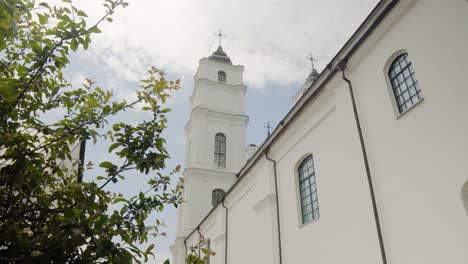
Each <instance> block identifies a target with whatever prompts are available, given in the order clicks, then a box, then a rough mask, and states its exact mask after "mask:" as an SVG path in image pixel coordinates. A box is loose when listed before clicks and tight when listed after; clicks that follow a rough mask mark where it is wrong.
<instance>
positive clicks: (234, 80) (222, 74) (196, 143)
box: [171, 43, 249, 264]
mask: <svg viewBox="0 0 468 264" xmlns="http://www.w3.org/2000/svg"><path fill="white" fill-rule="evenodd" d="M220 44H221V43H220ZM243 73H244V66H242V65H233V64H232V61H231V59H230V58H229V57H228V56H227V54H226V53H225V52H224V51H223V48H222V47H221V45H220V46H218V48H217V50H216V51H215V52H213V54H211V55H210V56H208V57H205V58H202V59H200V61H199V66H198V69H197V72H196V74H195V76H194V77H193V79H194V89H193V93H192V96H191V97H190V103H191V106H192V108H191V115H190V120H189V121H188V123H187V125H186V127H185V131H186V155H185V169H184V173H183V177H184V183H183V184H184V190H183V199H184V201H186V202H184V203H183V204H182V205H181V206H180V207H179V209H178V219H177V231H176V232H177V234H176V236H177V238H176V243H175V244H174V245H173V246H172V247H171V250H172V253H173V257H174V261H175V263H176V264H181V263H185V261H184V260H183V257H184V253H185V248H184V244H183V241H184V239H185V238H186V237H187V235H188V234H189V233H190V232H191V231H192V230H194V228H195V227H196V226H197V225H198V224H199V223H200V221H201V220H202V219H203V218H204V217H205V216H206V215H207V214H208V213H209V211H210V210H211V209H212V208H213V206H215V205H217V203H218V202H220V199H221V198H222V197H223V196H224V194H225V192H226V191H227V190H228V189H229V188H230V187H231V186H232V184H234V182H235V181H236V176H235V175H236V173H237V172H239V170H240V169H241V167H242V166H243V165H244V164H245V162H246V154H245V146H246V143H245V142H246V126H247V123H248V120H249V118H248V116H247V115H246V113H245V109H244V101H245V93H246V86H245V85H244V82H243Z"/></svg>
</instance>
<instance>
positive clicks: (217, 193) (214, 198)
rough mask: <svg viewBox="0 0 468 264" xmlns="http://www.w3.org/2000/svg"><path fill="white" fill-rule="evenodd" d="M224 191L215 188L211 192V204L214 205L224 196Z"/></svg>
mask: <svg viewBox="0 0 468 264" xmlns="http://www.w3.org/2000/svg"><path fill="white" fill-rule="evenodd" d="M224 194H225V193H224V191H223V190H221V189H215V190H213V192H211V205H213V206H216V205H217V204H218V203H220V202H221V200H222V199H223V197H224Z"/></svg>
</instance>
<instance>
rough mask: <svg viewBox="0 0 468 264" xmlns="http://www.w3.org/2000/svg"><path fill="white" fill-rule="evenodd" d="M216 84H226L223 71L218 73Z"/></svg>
mask: <svg viewBox="0 0 468 264" xmlns="http://www.w3.org/2000/svg"><path fill="white" fill-rule="evenodd" d="M218 82H223V83H225V82H226V73H225V72H223V71H219V72H218Z"/></svg>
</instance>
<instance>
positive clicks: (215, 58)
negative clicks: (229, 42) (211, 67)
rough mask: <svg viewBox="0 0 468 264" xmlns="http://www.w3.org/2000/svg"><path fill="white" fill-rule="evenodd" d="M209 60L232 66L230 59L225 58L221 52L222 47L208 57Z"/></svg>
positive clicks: (225, 55) (224, 54)
mask: <svg viewBox="0 0 468 264" xmlns="http://www.w3.org/2000/svg"><path fill="white" fill-rule="evenodd" d="M208 59H209V60H212V61H217V62H221V63H226V64H232V62H231V59H230V58H229V57H228V56H227V54H226V52H224V51H223V47H221V46H218V49H216V51H215V52H213V54H211V56H209V57H208Z"/></svg>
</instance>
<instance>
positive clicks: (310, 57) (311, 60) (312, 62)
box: [307, 54, 317, 70]
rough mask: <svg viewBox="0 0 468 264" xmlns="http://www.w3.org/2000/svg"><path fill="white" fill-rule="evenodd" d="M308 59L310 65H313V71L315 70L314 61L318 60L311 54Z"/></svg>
mask: <svg viewBox="0 0 468 264" xmlns="http://www.w3.org/2000/svg"><path fill="white" fill-rule="evenodd" d="M307 59H308V60H310V63H311V64H312V70H315V65H314V61H317V60H316V59H315V58H314V57H313V56H312V54H309V57H307Z"/></svg>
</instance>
